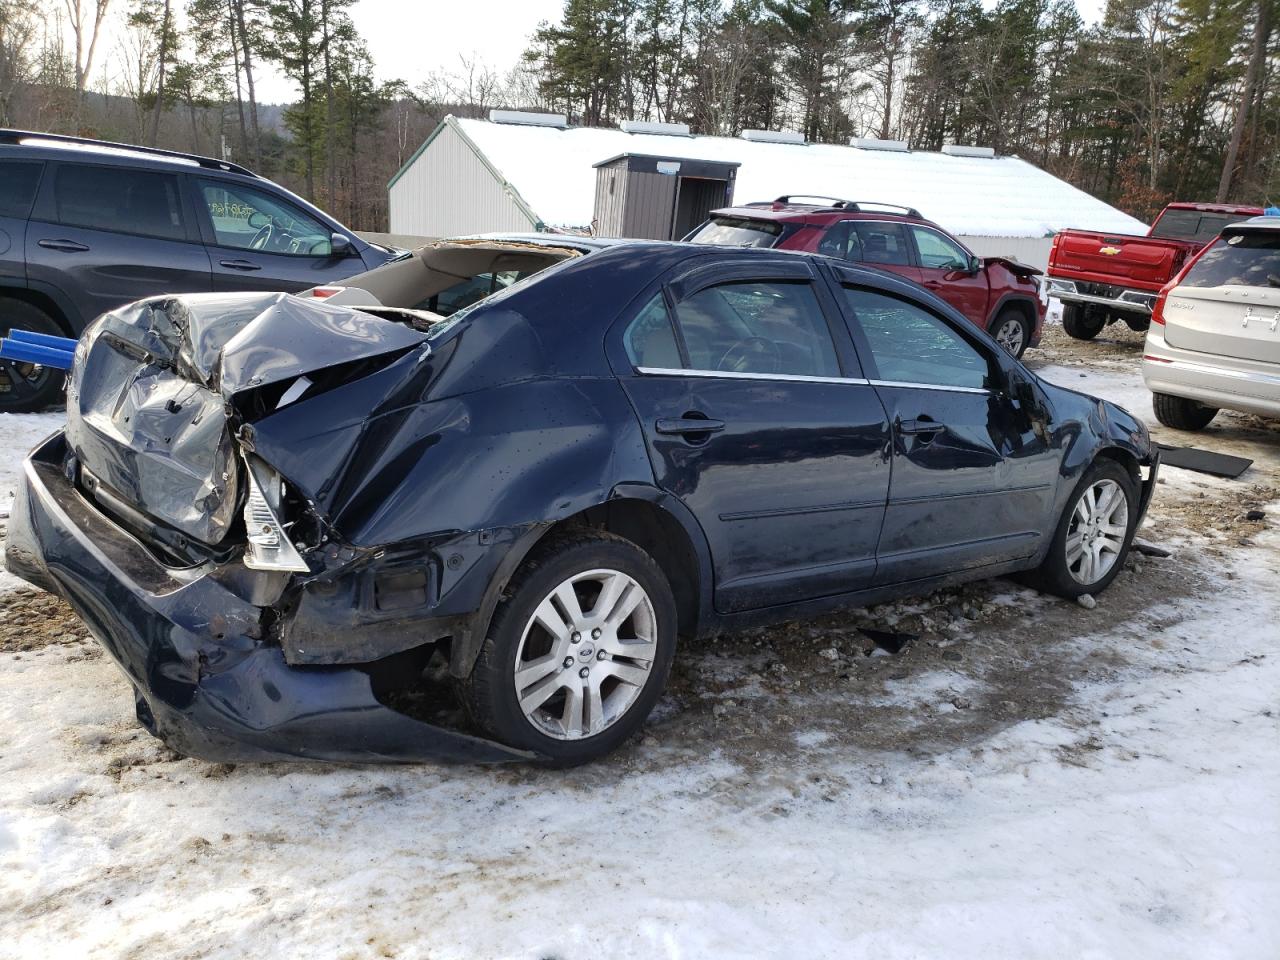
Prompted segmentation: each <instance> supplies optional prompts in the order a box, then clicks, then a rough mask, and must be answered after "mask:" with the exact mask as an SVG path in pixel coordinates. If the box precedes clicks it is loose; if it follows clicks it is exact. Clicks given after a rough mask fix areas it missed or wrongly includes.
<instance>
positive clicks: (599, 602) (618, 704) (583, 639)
mask: <svg viewBox="0 0 1280 960" xmlns="http://www.w3.org/2000/svg"><path fill="white" fill-rule="evenodd" d="M657 650H658V620H657V616H656V615H655V613H654V608H653V602H652V601H651V600H650V599H649V595H648V594H647V593H646V592H645V590H644V588H643V587H641V586H640V584H639V583H638V582H637V581H636V580H635V579H633V578H632V577H630V576H628V575H627V574H625V573H622V572H620V571H618V570H608V569H599V570H588V571H586V572H584V573H578V574H574V575H573V576H572V577H569V578H568V579H567V580H564V581H563V582H562V583H560V585H559V586H557V587H556V588H555V589H554V590H552V591H551V592H550V593H549V594H548V595H547V596H546V597H545V598H544V599H543V600H542V602H541V603H540V604H538V606H537V608H536V609H535V610H534V612H533V615H532V616H531V617H530V618H529V621H528V622H527V623H526V624H525V627H524V632H523V633H522V634H521V637H520V646H519V647H518V648H517V650H516V657H515V671H514V677H513V680H514V683H515V690H516V697H517V699H518V701H519V703H520V710H521V711H522V712H523V713H524V715H525V717H526V718H527V719H528V720H529V722H530V723H531V724H533V726H534V727H535V728H537V729H538V730H539V731H540V732H542V733H544V734H546V735H547V736H550V737H554V738H556V739H557V740H582V739H585V738H587V737H591V736H595V735H596V734H598V733H600V732H601V731H602V730H604V729H605V728H607V727H609V726H611V725H612V724H613V723H615V722H616V721H617V720H619V719H620V718H621V717H622V716H623V715H624V714H625V713H626V712H627V711H628V710H629V709H630V708H631V706H632V705H633V704H634V703H635V701H636V698H637V697H639V695H640V692H641V690H643V689H644V686H645V684H646V683H647V682H648V680H649V676H650V668H651V667H652V665H653V661H654V658H655V657H656V655H657Z"/></svg>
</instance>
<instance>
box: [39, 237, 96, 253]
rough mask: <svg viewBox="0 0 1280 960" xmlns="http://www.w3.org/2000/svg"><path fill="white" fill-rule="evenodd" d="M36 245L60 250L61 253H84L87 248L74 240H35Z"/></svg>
mask: <svg viewBox="0 0 1280 960" xmlns="http://www.w3.org/2000/svg"><path fill="white" fill-rule="evenodd" d="M36 245H37V246H40V247H44V248H45V249H46V250H61V251H62V252H63V253H84V252H85V251H86V250H88V249H89V248H88V247H86V246H85V245H84V244H83V243H76V241H74V240H37V241H36Z"/></svg>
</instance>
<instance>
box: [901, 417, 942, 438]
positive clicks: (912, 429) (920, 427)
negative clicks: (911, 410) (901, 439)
mask: <svg viewBox="0 0 1280 960" xmlns="http://www.w3.org/2000/svg"><path fill="white" fill-rule="evenodd" d="M945 429H947V425H946V424H945V423H938V422H937V421H936V420H930V419H928V418H927V417H925V418H922V419H920V420H899V421H898V432H899V433H903V434H909V435H911V436H920V435H921V434H924V435H927V436H932V435H933V434H935V433H941V432H942V431H943V430H945Z"/></svg>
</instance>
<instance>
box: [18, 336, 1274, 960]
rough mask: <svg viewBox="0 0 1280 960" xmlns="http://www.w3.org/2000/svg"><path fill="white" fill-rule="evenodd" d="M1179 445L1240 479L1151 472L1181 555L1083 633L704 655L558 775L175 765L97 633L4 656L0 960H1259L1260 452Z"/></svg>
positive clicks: (994, 625) (934, 608) (999, 592)
mask: <svg viewBox="0 0 1280 960" xmlns="http://www.w3.org/2000/svg"><path fill="white" fill-rule="evenodd" d="M1054 359H1055V360H1056V359H1058V358H1057V357H1055V358H1054ZM1040 367H1041V370H1042V372H1044V373H1045V374H1046V376H1048V377H1049V378H1050V379H1053V380H1057V381H1058V382H1063V383H1064V384H1065V383H1070V384H1071V385H1076V384H1075V381H1077V380H1078V381H1079V383H1080V384H1081V385H1082V388H1083V389H1086V390H1096V391H1099V392H1101V393H1103V395H1106V396H1114V398H1115V399H1117V400H1118V401H1119V402H1121V403H1124V404H1126V405H1127V406H1129V407H1130V408H1131V409H1133V410H1134V412H1135V413H1138V414H1139V415H1142V416H1145V417H1150V407H1149V404H1148V405H1147V406H1145V407H1141V406H1140V405H1139V404H1137V403H1134V402H1132V401H1133V400H1134V399H1135V398H1137V397H1139V396H1140V394H1139V389H1140V380H1138V379H1136V374H1134V373H1132V372H1129V373H1128V374H1124V373H1121V372H1119V369H1118V367H1117V368H1113V367H1110V366H1107V365H1105V364H1104V365H1102V366H1100V367H1098V368H1092V367H1089V368H1081V366H1080V365H1071V366H1060V367H1055V368H1050V369H1047V370H1046V369H1045V367H1044V365H1043V363H1041V364H1040ZM1081 372H1084V373H1086V377H1085V378H1083V379H1081V378H1080V377H1079V376H1078V375H1079V373H1081ZM1180 440H1181V442H1184V443H1185V442H1195V443H1197V444H1199V445H1202V446H1212V447H1214V448H1216V447H1217V446H1218V445H1219V444H1226V445H1230V446H1232V447H1233V448H1234V449H1238V450H1243V451H1246V452H1247V455H1251V456H1252V457H1253V458H1254V459H1255V460H1257V461H1258V462H1257V464H1256V465H1255V467H1254V468H1252V469H1251V471H1250V472H1249V473H1247V474H1245V476H1244V477H1242V478H1241V479H1240V480H1239V481H1227V480H1220V479H1214V478H1208V477H1202V476H1200V475H1195V474H1189V473H1186V472H1181V471H1174V470H1172V469H1169V470H1166V471H1165V482H1164V483H1162V484H1161V486H1160V491H1159V493H1158V496H1157V501H1156V504H1155V506H1154V507H1153V514H1152V519H1151V520H1150V521H1149V523H1148V526H1147V528H1146V529H1145V530H1144V531H1143V536H1144V537H1147V538H1149V539H1155V540H1158V541H1161V542H1165V543H1172V544H1175V545H1176V554H1175V556H1174V557H1173V558H1171V559H1169V560H1145V561H1143V560H1141V559H1139V560H1136V561H1135V562H1134V563H1133V564H1131V566H1130V568H1129V569H1127V570H1126V571H1125V573H1124V574H1123V575H1122V576H1121V578H1120V579H1119V580H1117V581H1116V583H1115V585H1113V587H1112V589H1111V590H1110V591H1109V592H1108V593H1107V594H1105V595H1103V596H1102V597H1101V598H1099V604H1098V607H1097V608H1096V609H1094V610H1088V611H1086V610H1084V609H1082V608H1080V607H1077V606H1075V605H1074V604H1066V603H1062V602H1060V601H1056V600H1052V599H1050V598H1045V597H1040V596H1038V595H1036V594H1033V593H1031V592H1030V591H1027V590H1025V589H1023V588H1021V587H1018V586H1016V585H1014V584H1012V583H1009V582H1007V581H996V582H993V583H990V584H985V585H980V586H977V587H974V588H972V589H966V590H965V591H956V592H951V593H946V594H943V595H941V596H935V597H932V598H923V599H920V600H913V601H909V602H905V603H902V604H895V605H887V606H884V607H880V608H875V609H873V610H871V611H851V612H849V613H847V614H841V615H839V616H836V617H829V618H826V619H824V620H821V621H815V622H812V623H807V624H797V625H789V626H785V627H779V628H774V629H771V630H762V631H755V632H753V633H751V634H748V635H743V636H741V637H736V638H723V639H721V640H719V641H716V642H714V643H710V642H709V643H704V644H691V645H689V646H688V647H687V648H686V649H685V650H683V651H682V654H681V657H680V658H679V660H680V664H679V666H681V669H678V671H677V675H676V676H675V677H673V684H672V691H671V693H670V694H669V695H668V697H666V698H665V699H664V701H663V703H662V704H661V705H660V709H659V711H658V712H657V714H656V716H655V719H654V721H653V722H652V723H651V724H650V725H649V726H648V727H647V729H646V735H645V736H644V737H643V738H642V739H641V741H640V742H638V743H634V744H631V745H629V746H627V747H625V748H624V749H623V750H621V751H619V753H618V754H616V755H615V756H613V757H610V758H609V759H607V760H605V761H603V762H600V763H596V764H593V765H591V766H589V767H586V768H580V769H577V770H572V771H547V770H541V769H530V768H525V767H510V768H498V769H481V768H439V767H429V766H421V767H395V768H372V769H364V768H354V767H323V766H319V765H309V764H301V765H287V764H275V765H240V766H236V767H227V766H216V765H209V764H203V763H199V762H196V761H191V760H182V759H177V758H175V757H174V756H173V755H171V754H170V753H168V752H167V751H166V750H165V749H164V748H163V747H162V746H160V745H159V744H158V743H157V742H156V741H154V740H152V739H151V738H150V737H148V736H147V735H146V734H145V733H144V732H143V731H141V730H140V729H139V728H138V727H137V725H136V724H135V722H134V720H133V711H132V701H131V698H130V696H129V693H128V690H127V687H126V684H125V683H124V681H123V680H122V679H121V677H120V675H119V673H118V671H117V670H116V668H115V667H114V666H113V665H112V664H111V663H110V661H109V660H108V659H107V658H106V657H105V656H103V655H102V654H101V653H100V651H99V650H98V648H97V646H96V645H95V644H93V643H92V642H91V641H85V640H81V639H73V638H72V636H71V635H64V636H63V637H62V639H61V640H60V641H59V642H52V643H49V644H48V645H44V646H41V647H40V648H38V649H35V650H32V649H28V648H25V647H16V648H13V647H3V646H0V729H3V730H4V731H5V735H4V736H3V737H2V738H0V958H10V957H14V958H17V957H23V958H26V957H40V958H43V957H49V956H92V957H132V956H147V957H156V958H164V957H215V958H220V957H227V958H231V957H242V956H246V955H253V956H260V957H291V956H323V957H344V958H345V957H351V958H363V957H398V958H435V960H447V958H473V957H474V958H499V957H511V958H522V960H524V958H527V960H540V958H553V957H554V958H562V960H576V958H594V957H609V958H630V957H635V958H646V960H648V958H654V957H664V958H701V957H722V956H732V957H762V958H775V957H776V958H783V957H786V958H791V957H805V958H825V957H840V958H847V957H876V958H907V957H911V958H918V957H924V958H933V957H938V958H947V960H966V958H974V960H978V958H981V960H988V958H993V957H999V958H1002V960H1005V958H1046V960H1049V958H1052V960H1058V958H1063V957H1072V958H1094V960H1103V958H1107V960H1110V958H1116V960H1121V958H1124V960H1128V958H1134V957H1143V958H1146V957H1157V956H1158V957H1161V958H1187V960H1212V958H1222V960H1228V958H1229V960H1255V958H1256V960H1274V958H1275V957H1277V956H1280V913H1278V912H1277V911H1276V910H1275V904H1276V902H1278V901H1280V867H1278V866H1277V864H1280V802H1278V801H1277V798H1278V797H1280V719H1278V716H1277V708H1278V701H1280V651H1278V650H1277V641H1278V640H1280V634H1278V632H1277V628H1276V623H1277V619H1278V618H1280V591H1277V590H1276V588H1275V584H1276V582H1277V578H1278V577H1280V532H1277V531H1278V528H1277V526H1276V521H1277V517H1280V504H1278V503H1276V502H1275V498H1276V496H1277V493H1276V491H1275V486H1276V484H1277V483H1280V466H1277V463H1276V459H1275V454H1276V450H1277V448H1278V447H1280V443H1278V442H1277V437H1276V435H1275V434H1274V433H1273V432H1268V431H1266V430H1265V429H1261V428H1257V427H1256V425H1254V424H1253V423H1252V422H1251V421H1246V420H1244V419H1240V418H1233V417H1226V418H1224V420H1223V421H1222V423H1221V424H1215V427H1214V429H1213V430H1211V431H1209V432H1208V433H1206V434H1205V435H1203V436H1202V437H1201V438H1198V439H1195V440H1194V441H1192V440H1191V438H1187V437H1180ZM0 489H2V488H0ZM1268 491H1269V492H1268ZM1251 498H1252V499H1251ZM1258 498H1261V499H1258ZM1255 502H1256V503H1257V504H1258V505H1261V506H1264V507H1265V509H1266V510H1267V511H1268V520H1267V521H1266V522H1265V523H1261V524H1259V523H1256V522H1255V523H1245V522H1244V521H1243V517H1242V516H1241V514H1242V513H1243V510H1244V507H1245V506H1247V505H1251V504H1254V503H1255ZM870 622H874V623H878V624H881V625H882V626H895V627H899V628H901V629H910V630H913V631H917V632H919V633H920V634H921V639H920V640H919V641H918V642H917V643H916V644H913V645H912V646H911V647H909V648H908V650H907V651H906V652H905V653H903V654H901V655H899V656H896V657H879V656H863V655H862V653H860V652H858V651H857V649H856V648H854V647H851V640H850V636H851V632H852V631H851V630H850V629H849V628H850V627H851V625H858V624H863V623H870ZM14 650H16V651H17V652H13V651H14ZM820 650H822V651H824V652H823V653H822V654H821V655H820V654H819V651H820ZM827 650H835V651H837V653H836V656H837V659H836V660H835V661H834V662H832V660H831V658H830V656H829V655H828V654H827V653H826V651H827ZM851 650H852V652H851Z"/></svg>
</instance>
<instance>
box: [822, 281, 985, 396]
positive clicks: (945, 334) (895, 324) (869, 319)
mask: <svg viewBox="0 0 1280 960" xmlns="http://www.w3.org/2000/svg"><path fill="white" fill-rule="evenodd" d="M844 295H845V299H846V302H847V303H848V305H849V313H850V314H851V315H852V319H853V321H854V322H855V323H856V324H857V326H858V327H859V328H860V329H861V330H862V333H863V335H864V336H865V337H866V340H867V345H868V347H869V348H870V350H871V359H872V360H873V361H874V363H875V368H876V373H877V378H878V379H880V380H885V381H888V382H890V383H895V384H906V385H913V384H914V385H919V386H930V387H966V388H970V389H983V388H986V387H987V386H988V385H989V380H988V378H989V375H990V365H989V363H988V360H987V358H986V357H985V356H984V355H983V354H982V353H981V352H980V351H979V350H978V349H977V348H976V347H974V346H973V345H971V344H970V343H969V342H968V341H967V340H965V339H964V337H962V336H960V334H958V333H956V331H954V330H952V329H951V327H950V326H949V325H948V324H947V323H946V322H945V321H944V320H942V318H940V317H937V316H934V315H933V314H932V313H929V311H927V310H924V309H922V308H921V307H917V306H916V305H915V304H912V303H908V302H907V301H905V300H899V299H898V298H897V297H890V296H886V295H885V294H882V293H875V292H873V291H871V290H864V289H862V288H860V287H845V289H844Z"/></svg>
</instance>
